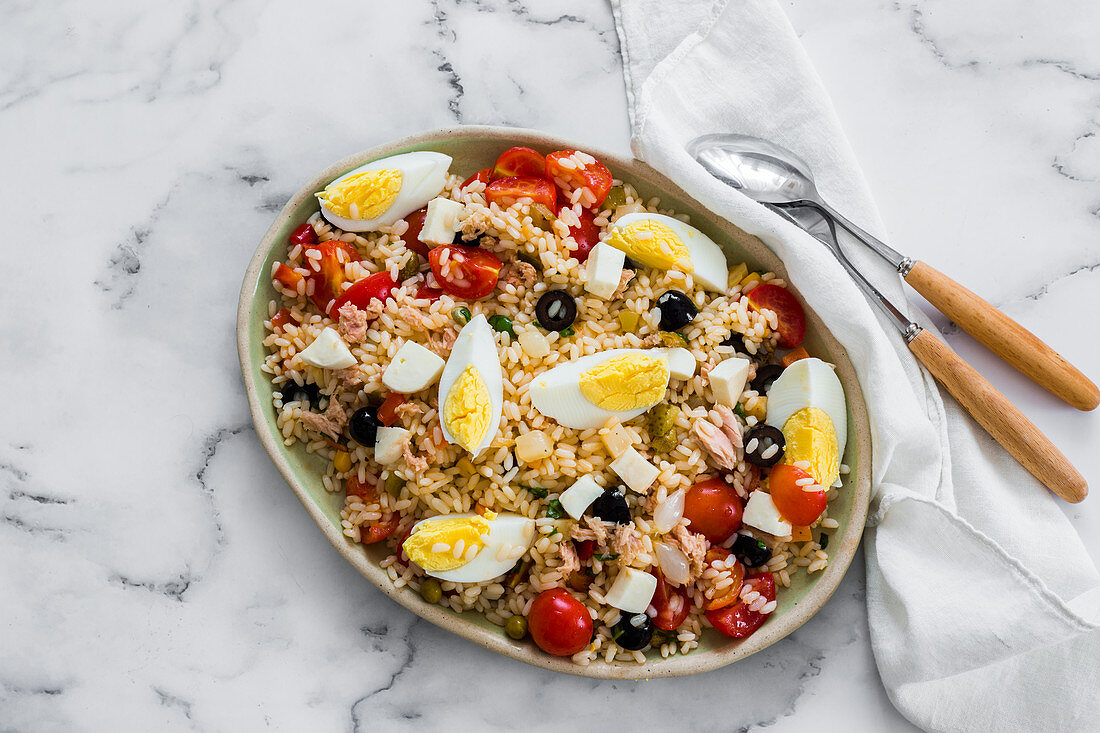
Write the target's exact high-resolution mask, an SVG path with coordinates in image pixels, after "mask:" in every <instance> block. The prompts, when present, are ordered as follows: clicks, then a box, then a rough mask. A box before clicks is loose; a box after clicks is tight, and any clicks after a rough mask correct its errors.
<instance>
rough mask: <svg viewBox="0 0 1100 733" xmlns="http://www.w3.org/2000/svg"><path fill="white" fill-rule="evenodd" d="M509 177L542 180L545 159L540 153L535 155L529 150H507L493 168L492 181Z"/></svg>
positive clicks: (544, 170)
mask: <svg viewBox="0 0 1100 733" xmlns="http://www.w3.org/2000/svg"><path fill="white" fill-rule="evenodd" d="M511 176H534V177H535V178H544V177H545V176H546V159H545V158H543V157H542V154H541V153H536V152H535V151H534V150H532V149H531V148H523V147H515V148H508V149H507V150H505V151H504V152H503V153H501V154H500V157H499V158H497V163H496V165H495V166H493V179H494V180H495V179H497V178H509V177H511Z"/></svg>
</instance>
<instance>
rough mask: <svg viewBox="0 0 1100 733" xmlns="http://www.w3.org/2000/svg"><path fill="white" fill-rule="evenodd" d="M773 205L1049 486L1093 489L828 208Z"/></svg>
mask: <svg viewBox="0 0 1100 733" xmlns="http://www.w3.org/2000/svg"><path fill="white" fill-rule="evenodd" d="M766 205H767V206H768V208H770V209H772V210H773V211H775V212H776V213H777V214H779V215H780V216H782V217H783V218H785V219H787V220H788V221H790V222H791V223H793V224H795V225H796V226H798V227H800V228H802V229H804V230H805V231H806V232H808V233H809V234H810V235H811V236H813V237H814V238H815V239H817V240H818V241H820V242H821V243H822V244H824V245H825V246H826V247H827V248H828V249H829V251H830V252H832V253H833V255H834V256H835V257H836V258H837V260H838V261H839V262H840V264H841V266H842V267H843V268H844V269H845V270H846V271H847V272H848V274H849V275H851V276H852V279H853V280H855V282H856V285H858V286H859V288H860V289H861V290H862V291H863V292H864V294H865V295H866V296H867V297H868V298H869V299H870V300H871V302H872V303H874V304H875V305H877V306H878V307H879V309H881V310H882V312H883V313H885V314H886V316H887V317H888V318H889V319H890V321H891V322H892V323H893V324H894V326H895V327H896V328H897V329H898V331H899V332H900V333H901V335H902V338H904V339H905V341H906V343H907V344H908V345H909V350H910V351H912V352H913V355H914V356H916V357H917V359H918V360H919V361H920V363H921V364H924V366H925V367H926V368H927V369H928V371H929V372H931V373H932V376H933V377H935V378H936V380H937V381H939V382H940V384H942V385H943V386H944V387H945V388H946V389H947V391H948V392H949V393H950V394H951V396H952V397H954V398H955V399H956V400H957V401H958V403H959V404H960V405H962V407H963V409H965V410H966V411H967V412H968V413H970V415H971V417H973V418H974V419H975V420H977V421H978V424H979V425H981V426H982V427H983V428H985V430H986V432H987V433H989V434H990V435H991V436H993V438H994V440H996V441H997V442H998V443H1000V444H1001V445H1002V446H1004V448H1005V449H1006V450H1007V451H1008V452H1009V453H1011V454H1012V456H1013V457H1014V458H1015V459H1016V460H1017V461H1019V462H1020V464H1021V465H1023V467H1024V468H1026V469H1027V471H1028V473H1030V474H1031V475H1032V476H1034V477H1035V478H1037V479H1039V481H1041V482H1042V483H1043V484H1044V485H1045V486H1046V487H1047V488H1049V489H1050V490H1051V491H1053V492H1054V493H1055V494H1057V495H1058V496H1060V497H1062V498H1063V499H1065V500H1066V501H1068V502H1073V503H1077V502H1079V501H1081V500H1083V499H1084V498H1085V497H1086V496H1087V495H1088V491H1089V489H1088V483H1087V482H1086V481H1085V477H1084V476H1082V475H1081V474H1080V473H1079V472H1078V471H1077V469H1076V468H1074V467H1073V464H1071V463H1070V462H1069V460H1068V459H1067V458H1066V457H1065V456H1064V455H1063V454H1062V452H1061V451H1059V450H1058V448H1057V447H1055V445H1054V444H1053V443H1051V442H1050V439H1049V438H1047V436H1046V435H1044V434H1043V432H1042V431H1041V430H1039V428H1037V427H1035V424H1034V423H1032V422H1031V421H1030V420H1028V419H1027V417H1026V416H1024V414H1023V413H1022V412H1020V410H1019V408H1017V407H1016V406H1015V405H1014V404H1012V402H1011V401H1009V399H1008V398H1007V397H1005V396H1004V395H1003V394H1001V393H1000V392H999V391H998V390H997V388H996V387H994V386H993V385H992V384H990V383H989V381H988V380H987V379H986V378H985V377H983V376H982V375H980V374H978V372H977V371H975V370H974V368H973V367H972V366H970V365H969V364H967V363H966V361H964V360H963V358H962V357H961V356H959V355H958V354H956V353H955V352H954V351H953V350H952V349H951V347H950V346H948V345H947V344H945V343H944V342H943V341H940V340H939V339H938V338H936V337H935V336H933V335H932V334H930V333H928V331H926V330H924V329H923V328H921V327H920V326H918V325H917V324H916V323H914V322H913V321H911V320H910V319H909V318H908V317H906V315H905V314H904V313H902V312H901V311H900V310H899V309H898V308H897V307H896V306H895V305H894V304H893V303H891V302H890V300H889V299H888V298H887V297H886V296H885V295H883V294H882V293H881V292H880V291H879V290H878V288H876V287H875V286H874V285H872V284H871V282H870V281H868V280H867V278H866V277H864V276H863V273H861V272H860V271H859V270H857V269H856V267H855V265H853V264H852V263H851V261H850V260H849V259H848V257H847V256H846V255H845V254H844V250H842V249H841V248H840V243H839V242H838V241H837V238H836V227H835V225H834V223H833V221H832V219H830V218H829V217H828V216H827V215H826V213H825V211H824V210H823V209H819V208H818V207H816V206H814V205H812V204H811V205H806V206H782V207H781V206H776V205H774V204H766Z"/></svg>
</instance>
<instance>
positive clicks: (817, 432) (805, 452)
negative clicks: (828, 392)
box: [783, 407, 840, 489]
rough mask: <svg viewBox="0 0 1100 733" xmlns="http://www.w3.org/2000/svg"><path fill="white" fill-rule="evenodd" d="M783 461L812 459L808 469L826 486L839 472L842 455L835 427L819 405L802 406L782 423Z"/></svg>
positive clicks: (831, 482)
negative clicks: (784, 444)
mask: <svg viewBox="0 0 1100 733" xmlns="http://www.w3.org/2000/svg"><path fill="white" fill-rule="evenodd" d="M783 438H784V440H786V446H785V448H784V451H785V458H784V459H783V462H784V463H792V464H793V463H797V462H798V461H809V463H810V467H809V469H807V470H808V471H809V473H810V475H811V476H813V477H814V480H815V481H816V482H817V483H818V484H820V485H821V486H824V487H825V488H826V489H827V488H828V487H830V486H832V485H833V484H834V483H836V480H837V478H838V477H839V476H840V455H839V448H838V445H837V439H836V429H835V428H834V427H833V421H832V420H831V419H830V418H829V415H828V413H826V412H825V411H824V410H822V409H821V408H820V407H803V408H802V409H801V410H799V411H798V412H796V413H795V414H793V415H791V416H790V417H789V418H788V419H787V422H786V423H784V424H783Z"/></svg>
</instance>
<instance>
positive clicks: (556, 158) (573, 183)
mask: <svg viewBox="0 0 1100 733" xmlns="http://www.w3.org/2000/svg"><path fill="white" fill-rule="evenodd" d="M575 152H577V151H576V150H559V151H558V152H556V153H550V154H549V155H547V156H546V175H547V177H548V178H552V179H557V180H561V181H564V182H565V184H566V185H567V187H568V188H569V189H578V188H587V189H588V190H589V191H591V192H592V195H593V196H595V197H596V202H595V203H594V204H593V205H592V206H593V208H595V207H597V206H599V205H600V204H602V203H603V202H604V199H606V198H607V192H608V191H610V190H611V181H612V178H611V172H610V171H609V170H607V166H605V165H604V164H603V163H601V162H600V161H598V160H597V161H596V162H594V163H589V164H588V165H586V166H584V167H583V168H575V167H574V168H570V167H569V166H568V164H564V165H563V164H562V161H563V160H565V159H566V158H568V157H569V156H571V155H573V153H575Z"/></svg>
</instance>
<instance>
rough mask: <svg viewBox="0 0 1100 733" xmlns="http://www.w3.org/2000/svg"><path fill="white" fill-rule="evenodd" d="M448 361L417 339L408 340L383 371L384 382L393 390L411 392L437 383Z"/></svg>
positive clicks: (404, 392) (402, 392)
mask: <svg viewBox="0 0 1100 733" xmlns="http://www.w3.org/2000/svg"><path fill="white" fill-rule="evenodd" d="M445 363H446V362H444V361H443V359H442V358H440V357H439V355H438V354H436V353H435V352H433V351H429V350H428V349H425V348H424V347H423V346H421V345H420V344H418V343H416V342H415V341H406V342H405V343H403V344H402V345H401V348H400V349H398V350H397V353H396V354H394V355H393V360H392V361H391V362H390V363H389V364H387V365H386V371H384V372H382V384H384V385H386V388H387V389H388V390H390V391H391V392H400V393H401V394H411V393H413V392H419V391H420V390H422V389H427V388H428V387H431V386H432V385H433V384H435V381H436V380H437V379H439V375H440V374H442V373H443V366H444V364H445Z"/></svg>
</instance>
